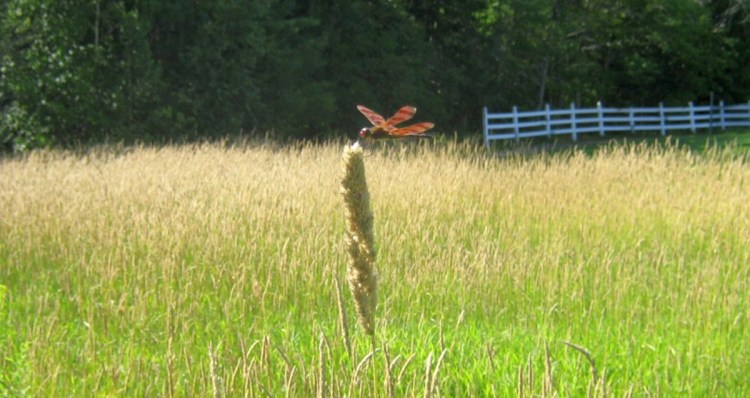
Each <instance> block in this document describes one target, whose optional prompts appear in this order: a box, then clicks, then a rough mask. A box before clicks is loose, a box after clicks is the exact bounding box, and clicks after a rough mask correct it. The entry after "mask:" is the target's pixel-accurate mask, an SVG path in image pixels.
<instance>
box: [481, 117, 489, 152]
mask: <svg viewBox="0 0 750 398" xmlns="http://www.w3.org/2000/svg"><path fill="white" fill-rule="evenodd" d="M482 121H483V122H484V146H485V147H486V148H487V149H490V131H489V127H488V125H489V120H487V107H486V106H485V107H483V108H482Z"/></svg>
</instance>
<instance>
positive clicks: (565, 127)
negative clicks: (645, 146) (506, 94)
mask: <svg viewBox="0 0 750 398" xmlns="http://www.w3.org/2000/svg"><path fill="white" fill-rule="evenodd" d="M483 112H484V118H483V119H484V144H485V146H487V147H489V146H490V141H493V140H507V139H516V140H517V139H521V138H530V137H552V136H556V135H568V134H570V135H571V136H572V139H573V141H576V140H578V136H579V135H580V134H587V133H597V134H599V135H600V136H602V137H604V136H605V134H606V133H610V132H631V133H632V132H636V131H658V132H660V133H661V135H666V134H667V131H670V130H690V131H692V132H696V130H698V129H714V128H718V129H721V130H726V129H727V128H728V127H750V102H747V103H745V104H735V105H725V104H724V101H721V102H719V104H718V105H713V106H711V105H705V106H695V105H693V103H692V102H690V103H688V106H687V107H665V106H663V104H659V106H658V107H656V108H606V107H604V106H603V105H602V104H601V103H598V104H597V106H596V108H580V109H579V108H576V107H575V104H571V105H570V108H568V109H551V108H550V106H549V105H546V106H545V107H544V109H543V110H539V111H531V112H519V111H518V108H517V107H515V106H514V107H513V112H511V113H490V112H489V111H488V110H487V107H485V108H484V110H483Z"/></svg>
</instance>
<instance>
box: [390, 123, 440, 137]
mask: <svg viewBox="0 0 750 398" xmlns="http://www.w3.org/2000/svg"><path fill="white" fill-rule="evenodd" d="M433 126H435V125H434V124H433V123H430V122H422V123H417V124H412V125H411V126H407V127H403V128H400V129H394V130H391V131H390V134H391V135H401V136H405V135H422V133H423V132H425V131H427V130H429V129H431V128H432V127H433Z"/></svg>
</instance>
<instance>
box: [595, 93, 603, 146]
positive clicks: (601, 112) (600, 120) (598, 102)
mask: <svg viewBox="0 0 750 398" xmlns="http://www.w3.org/2000/svg"><path fill="white" fill-rule="evenodd" d="M596 109H597V110H598V111H599V136H600V137H604V112H603V111H602V102H601V101H597V102H596Z"/></svg>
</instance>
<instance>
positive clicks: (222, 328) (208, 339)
mask: <svg viewBox="0 0 750 398" xmlns="http://www.w3.org/2000/svg"><path fill="white" fill-rule="evenodd" d="M342 149H343V145H334V144H331V145H319V146H312V145H309V146H305V145H303V146H297V147H278V146H273V145H252V144H251V145H228V144H226V143H224V144H221V143H219V144H203V145H192V146H189V145H185V146H172V147H158V148H157V147H133V148H103V149H101V148H100V149H93V150H91V151H89V152H88V153H85V154H82V153H71V152H65V151H51V152H45V151H40V152H35V153H32V154H30V155H28V156H24V157H19V158H12V159H4V160H0V209H1V210H0V211H1V212H2V217H0V396H29V397H88V396H127V397H153V396H167V397H171V396H177V397H198V396H213V397H220V396H233V397H234V396H238V397H239V396H242V397H244V396H250V397H265V396H274V397H279V396H282V397H283V396H292V397H305V396H356V397H371V396H396V397H402V396H422V397H429V396H444V397H459V396H461V397H484V396H502V397H505V396H528V397H530V396H562V397H567V396H571V397H578V396H587V395H588V396H675V397H685V396H737V397H739V396H750V376H748V375H750V360H748V358H750V344H748V341H750V312H749V311H748V308H750V293H749V292H750V241H749V238H750V164H749V163H748V159H747V157H746V155H744V154H739V153H738V152H737V151H736V148H734V147H728V148H725V149H722V148H718V147H712V148H710V149H708V150H706V151H702V152H695V151H690V150H688V149H686V148H678V147H675V146H669V145H668V146H654V145H651V146H649V145H635V146H633V145H627V144H616V145H611V146H607V147H606V148H602V149H600V150H597V151H596V152H595V153H593V154H586V153H584V152H581V151H577V150H569V151H562V152H558V153H554V154H550V153H540V154H536V155H530V156H504V157H494V156H491V155H489V154H486V153H484V152H483V151H482V150H480V149H476V148H472V147H469V146H462V145H458V144H448V145H445V146H439V147H428V146H424V147H417V148H406V149H402V148H400V147H398V146H390V147H387V148H375V149H372V150H370V151H368V156H367V157H366V158H365V166H366V173H367V179H368V184H369V191H370V195H371V201H372V208H373V212H374V217H375V218H374V227H375V243H376V246H377V249H378V256H377V260H376V267H377V271H378V273H379V286H378V295H379V301H378V306H377V310H376V313H375V333H374V338H372V339H371V338H370V336H368V335H366V334H365V333H363V331H362V329H361V328H360V327H359V325H358V324H357V323H356V315H355V313H354V305H353V301H352V299H351V294H350V292H349V291H348V290H347V289H346V285H345V282H344V278H345V273H346V263H347V258H346V249H345V244H344V231H345V223H344V216H343V213H344V210H343V203H342V198H341V194H340V192H339V190H340V183H341V178H342V170H341V167H342V166H341V152H342ZM336 278H339V279H340V281H341V285H342V288H343V289H342V293H343V297H342V298H343V300H341V303H343V304H344V307H345V312H344V314H345V315H346V319H347V321H346V325H347V329H348V335H349V338H348V339H347V337H346V336H347V335H346V334H345V333H344V331H343V329H342V319H341V318H342V316H341V313H340V311H339V308H340V304H339V303H340V301H339V300H338V299H337V288H336V286H337V283H336ZM347 341H349V343H350V345H351V352H350V351H349V350H348V349H347ZM373 349H374V353H373Z"/></svg>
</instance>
